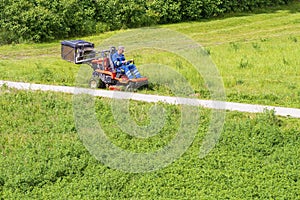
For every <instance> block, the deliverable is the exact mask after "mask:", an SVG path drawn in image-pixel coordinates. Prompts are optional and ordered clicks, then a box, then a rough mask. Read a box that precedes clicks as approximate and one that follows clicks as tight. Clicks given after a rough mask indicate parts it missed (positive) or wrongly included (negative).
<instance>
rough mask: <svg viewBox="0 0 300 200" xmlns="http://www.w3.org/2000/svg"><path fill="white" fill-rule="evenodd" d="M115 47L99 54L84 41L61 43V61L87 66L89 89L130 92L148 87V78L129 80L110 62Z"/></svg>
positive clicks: (90, 44) (91, 44)
mask: <svg viewBox="0 0 300 200" xmlns="http://www.w3.org/2000/svg"><path fill="white" fill-rule="evenodd" d="M115 52H117V49H116V48H115V47H110V48H109V49H108V50H103V51H100V52H97V51H95V49H94V44H93V43H90V42H87V41H84V40H72V41H67V40H65V41H62V42H61V56H62V59H64V60H67V61H70V62H73V63H75V64H88V65H90V66H91V67H92V69H93V73H92V77H91V79H90V81H89V85H90V87H91V88H108V89H110V90H129V89H130V90H132V89H137V88H139V87H142V86H147V85H148V78H147V77H142V78H135V79H129V78H128V77H127V76H126V74H125V73H124V71H123V70H122V69H121V68H118V67H116V66H115V65H114V63H113V62H112V55H113V54H114V53H115Z"/></svg>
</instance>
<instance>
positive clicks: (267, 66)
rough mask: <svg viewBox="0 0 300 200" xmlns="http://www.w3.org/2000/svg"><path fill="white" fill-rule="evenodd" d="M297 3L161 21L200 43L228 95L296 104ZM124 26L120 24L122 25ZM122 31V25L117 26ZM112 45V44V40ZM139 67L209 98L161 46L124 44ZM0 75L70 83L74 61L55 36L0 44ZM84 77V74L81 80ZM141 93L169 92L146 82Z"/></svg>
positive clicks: (99, 38) (299, 92)
mask: <svg viewBox="0 0 300 200" xmlns="http://www.w3.org/2000/svg"><path fill="white" fill-rule="evenodd" d="M299 7H300V6H299V3H294V4H292V5H291V6H290V7H285V9H281V10H276V9H274V10H273V11H269V12H268V13H263V12H262V13H258V14H249V13H245V14H240V15H236V16H233V17H225V18H217V19H213V20H203V21H199V22H185V23H180V24H172V25H163V26H160V27H162V28H168V29H171V30H174V31H178V32H181V33H183V34H185V35H187V36H188V37H190V38H191V39H193V40H195V42H197V43H199V44H201V45H203V46H204V48H205V49H206V50H207V52H208V53H209V54H210V56H211V59H212V61H213V62H214V63H215V65H216V66H217V68H218V70H219V72H220V74H221V76H222V78H223V82H224V87H225V91H226V94H227V100H228V101H237V102H248V103H259V104H270V105H281V106H292V107H299V105H300V89H299V86H300V82H299V78H298V77H299V73H300V59H299V57H298V55H299V53H300V46H299V42H300V14H299V12H295V11H296V10H299ZM123 31H126V30H123ZM121 32H122V31H121ZM116 33H120V32H108V33H104V34H100V35H95V36H89V37H85V38H72V39H84V40H87V41H91V42H93V43H95V46H96V47H97V48H101V49H105V48H108V47H102V46H99V45H100V44H101V43H102V42H103V40H106V39H108V38H109V37H110V36H112V35H114V34H116ZM112 45H114V44H112ZM127 56H129V57H133V58H134V59H135V62H136V64H137V65H138V67H139V69H140V71H141V72H142V73H144V74H145V75H147V76H153V75H155V72H153V73H152V75H151V74H147V73H149V70H145V68H144V65H145V64H148V63H160V64H162V65H167V66H168V67H171V68H173V69H174V70H176V71H178V72H179V73H180V74H182V75H183V76H184V77H185V78H186V79H187V81H188V83H189V84H190V85H191V87H192V88H193V89H194V92H195V94H196V95H198V96H199V98H209V94H208V91H207V88H206V86H205V84H204V83H203V80H202V78H201V76H200V75H199V74H197V73H195V70H194V69H193V68H191V67H190V66H189V64H188V63H187V62H186V61H184V60H182V59H180V58H178V57H176V56H175V55H172V54H171V53H168V52H163V51H150V50H148V51H142V52H141V51H139V52H135V51H134V50H129V53H128V54H127ZM0 58H1V59H0V72H1V73H0V74H1V75H0V79H4V80H12V81H24V82H34V83H46V84H55V85H75V79H76V76H77V73H78V69H79V67H80V66H79V65H75V64H72V63H69V62H66V61H63V60H62V59H61V57H60V41H54V42H52V43H43V44H15V45H6V46H2V47H0ZM88 79H89V77H87V80H88ZM140 92H143V93H145V92H146V93H155V94H161V95H171V94H170V92H169V90H168V89H166V88H164V87H161V86H155V85H152V88H150V89H148V90H142V91H140Z"/></svg>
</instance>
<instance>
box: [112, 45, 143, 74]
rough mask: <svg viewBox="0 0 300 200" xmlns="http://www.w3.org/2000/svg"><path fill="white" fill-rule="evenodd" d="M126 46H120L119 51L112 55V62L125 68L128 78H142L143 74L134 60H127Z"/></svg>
mask: <svg viewBox="0 0 300 200" xmlns="http://www.w3.org/2000/svg"><path fill="white" fill-rule="evenodd" d="M124 51H125V48H124V47H123V46H119V48H118V51H117V52H116V53H114V54H113V55H112V62H113V63H114V65H115V67H117V68H118V67H120V68H121V69H123V70H124V72H125V74H126V76H127V77H128V79H134V78H141V77H142V76H141V74H140V72H139V71H138V69H137V68H136V66H135V65H134V64H133V60H126V59H125V56H124V54H123V53H124Z"/></svg>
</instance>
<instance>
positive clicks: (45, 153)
mask: <svg viewBox="0 0 300 200" xmlns="http://www.w3.org/2000/svg"><path fill="white" fill-rule="evenodd" d="M299 9H300V5H299V3H294V4H293V5H291V6H290V7H281V8H280V9H279V8H277V9H274V10H272V11H269V12H268V13H263V12H262V13H256V14H240V15H236V16H231V17H225V18H220V19H214V20H209V21H202V22H189V23H181V24H173V25H164V26H163V28H169V29H171V30H174V31H178V32H180V33H184V34H186V35H187V36H189V37H190V38H192V39H193V40H195V41H196V42H198V43H200V44H201V45H203V46H204V48H205V49H206V50H207V52H208V53H209V54H210V56H211V58H212V60H213V61H214V63H215V64H216V66H217V68H218V70H219V71H220V74H221V75H222V78H223V81H224V88H225V91H226V95H227V100H228V101H234V102H247V103H259V104H268V105H280V106H287V107H295V108H299V107H300V106H299V105H300V104H299V103H300V89H299V86H300V82H299V78H298V77H299V73H300V67H299V63H300V60H299V58H298V54H299V53H300V47H299V42H300V14H299V13H298V12H296V11H299ZM115 33H117V32H114V33H113V32H111V33H105V34H102V35H97V36H90V37H86V38H82V39H85V40H88V41H91V42H94V43H95V45H96V46H97V45H99V44H101V42H102V41H103V40H104V39H107V38H109V37H110V36H112V35H114V34H115ZM59 42H60V41H55V42H52V43H45V44H15V45H7V46H1V47H0V79H2V80H11V81H24V82H32V83H45V84H54V85H75V84H76V83H75V79H76V75H77V73H78V70H79V67H80V66H77V65H74V64H71V63H68V62H65V61H63V60H61V58H60V43H59ZM128 56H133V57H135V60H136V63H137V65H139V64H140V65H142V64H145V63H147V62H148V61H150V60H153V59H154V58H157V57H160V58H161V59H159V60H157V61H156V62H161V63H162V64H166V65H168V66H173V68H174V69H175V70H177V71H179V72H180V73H181V74H183V75H184V77H185V78H186V79H187V80H188V81H189V83H190V85H191V86H192V88H193V90H194V92H195V93H196V94H197V93H198V94H199V95H198V96H199V98H206V99H207V98H210V96H209V93H208V91H207V89H206V87H205V84H204V83H203V81H202V79H201V77H200V76H199V77H197V79H198V78H199V80H197V79H196V78H195V76H193V74H194V71H193V69H191V68H189V66H188V65H186V64H182V65H181V64H180V63H181V60H180V59H178V58H177V57H176V56H174V55H172V54H170V53H168V52H159V51H151V54H150V53H149V51H145V52H144V53H141V52H134V51H132V52H129V55H128ZM178 63H179V64H178ZM141 71H142V72H143V71H144V72H146V70H145V69H143V68H141ZM195 79H196V81H197V82H196V83H195ZM152 89H153V90H141V91H139V92H142V93H156V94H163V95H172V94H171V93H170V92H169V91H168V89H167V88H164V87H160V86H153V88H152ZM112 104H113V102H112V100H111V99H106V98H95V101H94V107H95V111H94V113H95V116H96V120H97V121H95V123H99V124H100V125H101V127H102V129H103V130H104V132H105V133H106V134H107V136H108V138H109V139H110V140H111V142H112V143H113V144H115V145H117V146H119V147H121V148H123V149H126V150H128V151H134V152H153V151H156V150H158V149H160V148H162V147H164V146H165V145H166V144H167V143H169V142H170V141H171V140H172V138H174V137H175V136H176V133H177V132H178V128H179V124H180V120H181V118H182V117H183V116H182V115H181V112H182V109H183V108H182V107H180V106H174V105H165V104H159V105H156V104H147V103H141V102H136V101H130V103H129V105H130V109H129V113H130V114H131V119H132V121H133V122H135V123H136V124H138V125H140V126H142V125H145V124H149V123H151V119H150V117H151V108H153V106H160V107H159V108H163V109H164V119H162V120H164V123H163V127H162V128H161V129H160V131H159V132H158V133H157V135H155V136H152V137H149V138H146V139H143V138H137V137H134V136H131V135H128V133H127V132H126V131H124V130H122V129H121V128H120V126H119V125H118V124H116V119H115V118H114V116H113V113H112V107H111V106H112ZM197 112H198V114H199V127H198V130H197V131H196V135H195V138H194V140H193V142H192V144H191V145H190V147H189V148H188V150H187V151H186V152H185V153H184V154H183V155H182V156H181V157H180V158H179V159H177V160H175V161H174V162H173V163H172V164H170V165H168V166H167V167H165V168H163V169H161V170H158V171H153V172H147V173H125V172H122V171H119V170H117V169H112V168H111V167H108V166H107V165H104V164H103V163H101V162H100V161H98V160H97V159H95V157H94V156H92V155H91V154H90V153H89V151H88V150H87V149H86V147H85V145H84V144H83V142H82V140H81V138H80V134H78V131H77V129H76V125H75V119H74V96H72V95H69V94H63V93H52V92H41V91H37V92H31V91H18V90H15V89H9V88H7V87H5V86H3V87H1V88H0V115H1V123H0V134H1V137H0V153H1V155H0V166H1V168H0V194H1V199H128V198H130V199H297V198H299V196H300V193H299V188H300V175H299V165H300V162H299V155H300V120H299V119H293V118H289V117H278V116H276V115H275V114H274V112H273V111H265V112H264V113H262V114H248V113H238V112H227V113H226V119H225V122H224V126H223V129H222V132H221V136H220V138H219V140H218V143H217V144H216V146H215V148H213V149H212V151H211V152H210V153H209V154H208V155H207V156H206V157H204V158H201V159H200V158H199V149H200V147H201V144H202V142H203V141H204V139H205V135H206V133H207V130H208V128H209V124H210V123H211V113H212V111H211V110H209V109H202V108H199V110H197ZM149 113H150V114H149ZM191 114H192V113H191ZM121 117H122V116H120V118H121ZM87 125H88V124H87Z"/></svg>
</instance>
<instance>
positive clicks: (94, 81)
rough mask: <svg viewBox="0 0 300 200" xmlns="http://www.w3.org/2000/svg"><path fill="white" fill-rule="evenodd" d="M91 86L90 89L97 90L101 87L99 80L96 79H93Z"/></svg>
mask: <svg viewBox="0 0 300 200" xmlns="http://www.w3.org/2000/svg"><path fill="white" fill-rule="evenodd" d="M89 85H90V88H92V89H96V88H98V87H99V80H97V79H96V78H91V80H90V82H89Z"/></svg>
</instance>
